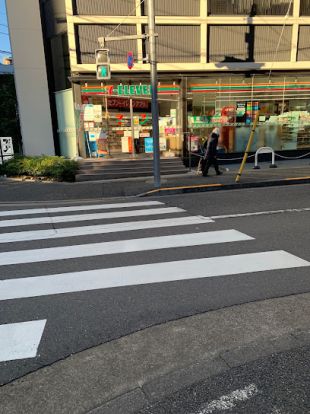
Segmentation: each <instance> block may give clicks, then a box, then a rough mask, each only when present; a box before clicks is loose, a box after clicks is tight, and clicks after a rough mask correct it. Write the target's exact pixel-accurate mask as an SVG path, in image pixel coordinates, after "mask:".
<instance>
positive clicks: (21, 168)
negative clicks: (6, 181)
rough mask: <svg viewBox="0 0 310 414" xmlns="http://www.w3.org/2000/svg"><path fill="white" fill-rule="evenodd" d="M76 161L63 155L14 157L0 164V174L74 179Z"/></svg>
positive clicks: (65, 179) (58, 179)
mask: <svg viewBox="0 0 310 414" xmlns="http://www.w3.org/2000/svg"><path fill="white" fill-rule="evenodd" d="M77 169H78V163H77V162H76V161H73V160H69V159H66V158H63V157H50V156H40V157H15V158H12V159H10V160H8V161H6V162H4V163H3V164H2V165H0V175H6V176H8V177H16V176H17V177H18V176H26V177H41V178H50V179H53V180H57V181H75V174H76V172H77Z"/></svg>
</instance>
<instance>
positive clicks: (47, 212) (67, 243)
mask: <svg viewBox="0 0 310 414" xmlns="http://www.w3.org/2000/svg"><path fill="white" fill-rule="evenodd" d="M90 211H91V213H90ZM141 217H142V218H143V220H141ZM76 223H79V224H78V225H77V224H76ZM212 224H214V220H212V219H211V218H209V217H203V216H191V215H189V214H188V213H187V212H186V211H185V210H183V209H181V208H179V207H169V206H166V205H165V204H164V203H162V202H158V201H138V202H137V201H135V202H126V203H122V202H120V203H109V204H108V203H100V204H98V203H97V204H95V203H94V204H83V203H81V204H80V205H69V206H59V207H46V208H45V207H43V208H29V209H20V210H18V209H15V210H3V211H0V308H1V304H3V303H7V301H12V300H15V301H21V300H24V299H27V300H31V299H32V298H44V297H50V296H52V295H65V294H74V293H77V292H80V293H81V292H90V291H96V290H102V289H111V288H121V287H122V288H124V287H130V286H139V285H146V286H148V285H150V284H161V283H166V282H177V281H185V280H195V279H197V280H199V279H204V278H214V277H219V276H233V275H241V274H246V273H253V272H266V271H270V270H280V269H291V268H302V267H307V266H309V265H310V263H309V262H308V261H306V260H304V259H302V258H299V257H297V256H295V255H293V254H291V253H289V252H286V251H283V250H272V251H257V252H247V245H248V243H251V241H253V240H254V237H253V236H251V235H248V234H244V233H243V232H240V231H238V230H236V229H224V230H223V229H220V230H215V229H214V228H211V227H210V226H212ZM24 226H26V230H25V229H24ZM38 227H39V228H38ZM42 227H43V228H42ZM58 242H59V245H58ZM38 243H39V245H38ZM55 243H56V245H55ZM224 243H226V244H227V243H241V245H240V246H242V247H241V253H239V254H226V255H222V254H221V255H219V256H215V257H214V256H213V257H208V252H207V246H212V245H218V244H224ZM199 246H200V247H201V248H202V250H201V251H203V252H204V253H202V256H201V257H199V258H196V257H194V258H190V259H189V258H185V259H183V258H182V259H180V256H178V253H179V252H180V251H182V249H184V248H188V249H196V248H198V247H199ZM155 252H157V253H156V255H155ZM163 252H165V254H167V252H168V253H169V260H167V258H165V259H164V260H163V259H161V256H162V255H163ZM142 253H143V254H150V255H149V256H148V255H146V256H145V262H144V263H142V264H141V263H139V264H135V263H133V262H131V261H130V260H131V258H132V257H135V256H138V257H139V260H140V261H141V254H142ZM130 254H132V255H134V256H130ZM122 255H127V256H126V261H125V264H122V259H121V257H123V256H122ZM128 255H129V256H128ZM153 255H154V257H153ZM112 256H114V257H117V258H119V265H117V266H115V265H114V266H109V258H110V257H112ZM143 257H144V256H142V258H143ZM95 258H99V259H101V258H106V262H105V266H102V265H100V263H102V262H98V264H96V263H97V262H94V263H93V261H94V259H95ZM73 260H77V261H81V260H87V265H83V266H82V268H80V269H75V270H74V271H72V269H70V267H68V268H67V263H70V262H71V261H73ZM78 263H80V262H78ZM88 263H90V266H89V268H88V269H87V266H88ZM44 264H45V265H44ZM53 264H57V269H59V267H60V266H61V267H62V269H63V271H62V272H61V273H59V272H56V273H55V271H53V266H54V265H53ZM26 265H28V266H36V265H40V266H42V267H39V268H38V267H36V270H35V272H34V274H31V267H30V268H29V267H28V270H27V272H25V271H24V269H25V266H26ZM11 268H12V269H13V270H14V271H12V272H11V273H10V269H11ZM29 269H30V271H29ZM48 269H50V270H48ZM15 270H17V271H16V273H15ZM23 272H24V273H23ZM29 272H30V274H29ZM51 300H53V297H52V298H51ZM141 300H143V299H141ZM64 317H65V315H62V318H64ZM1 321H2V322H1V323H2V325H0V362H5V361H13V360H19V359H27V358H35V357H36V356H37V353H38V348H39V346H40V343H41V340H42V337H43V336H44V330H45V326H46V324H47V323H48V317H47V318H46V317H45V315H37V318H36V320H14V321H13V320H12V316H11V315H7V321H6V320H3V317H2V319H1ZM70 352H74V349H73V350H70Z"/></svg>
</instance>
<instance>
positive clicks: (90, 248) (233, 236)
mask: <svg viewBox="0 0 310 414" xmlns="http://www.w3.org/2000/svg"><path fill="white" fill-rule="evenodd" d="M243 240H253V238H252V237H250V236H247V235H246V234H243V233H240V232H239V231H237V230H220V231H210V232H204V233H191V234H178V235H172V236H160V237H148V238H143V239H130V240H120V241H112V242H105V243H93V244H81V245H75V246H61V247H50V248H46V249H34V250H18V251H12V252H4V253H0V266H4V265H12V264H21V263H35V262H46V261H49V260H63V259H73V258H81V257H91V256H102V255H106V254H120V253H129V252H142V251H146V250H158V249H167V248H176V247H185V246H199V245H206V244H216V243H227V242H235V241H243Z"/></svg>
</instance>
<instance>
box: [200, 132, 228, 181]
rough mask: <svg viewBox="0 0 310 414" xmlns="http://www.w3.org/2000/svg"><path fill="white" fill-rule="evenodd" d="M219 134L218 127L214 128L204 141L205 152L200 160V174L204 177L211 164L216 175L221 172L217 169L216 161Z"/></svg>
mask: <svg viewBox="0 0 310 414" xmlns="http://www.w3.org/2000/svg"><path fill="white" fill-rule="evenodd" d="M219 136H220V130H219V128H214V129H213V130H212V132H211V134H210V137H209V139H208V140H207V141H206V142H205V143H204V150H205V154H204V158H203V162H202V175H203V176H204V177H207V175H208V172H209V168H210V167H211V165H213V167H214V169H215V172H216V174H217V175H221V174H223V173H222V172H221V171H220V169H219V165H218V161H217V158H216V155H217V145H218V141H219Z"/></svg>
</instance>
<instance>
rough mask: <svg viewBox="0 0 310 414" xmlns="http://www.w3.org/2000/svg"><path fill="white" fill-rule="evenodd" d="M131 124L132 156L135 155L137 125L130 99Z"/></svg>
mask: <svg viewBox="0 0 310 414" xmlns="http://www.w3.org/2000/svg"><path fill="white" fill-rule="evenodd" d="M130 124H131V145H132V158H134V157H135V127H134V121H133V103H132V99H130Z"/></svg>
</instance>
